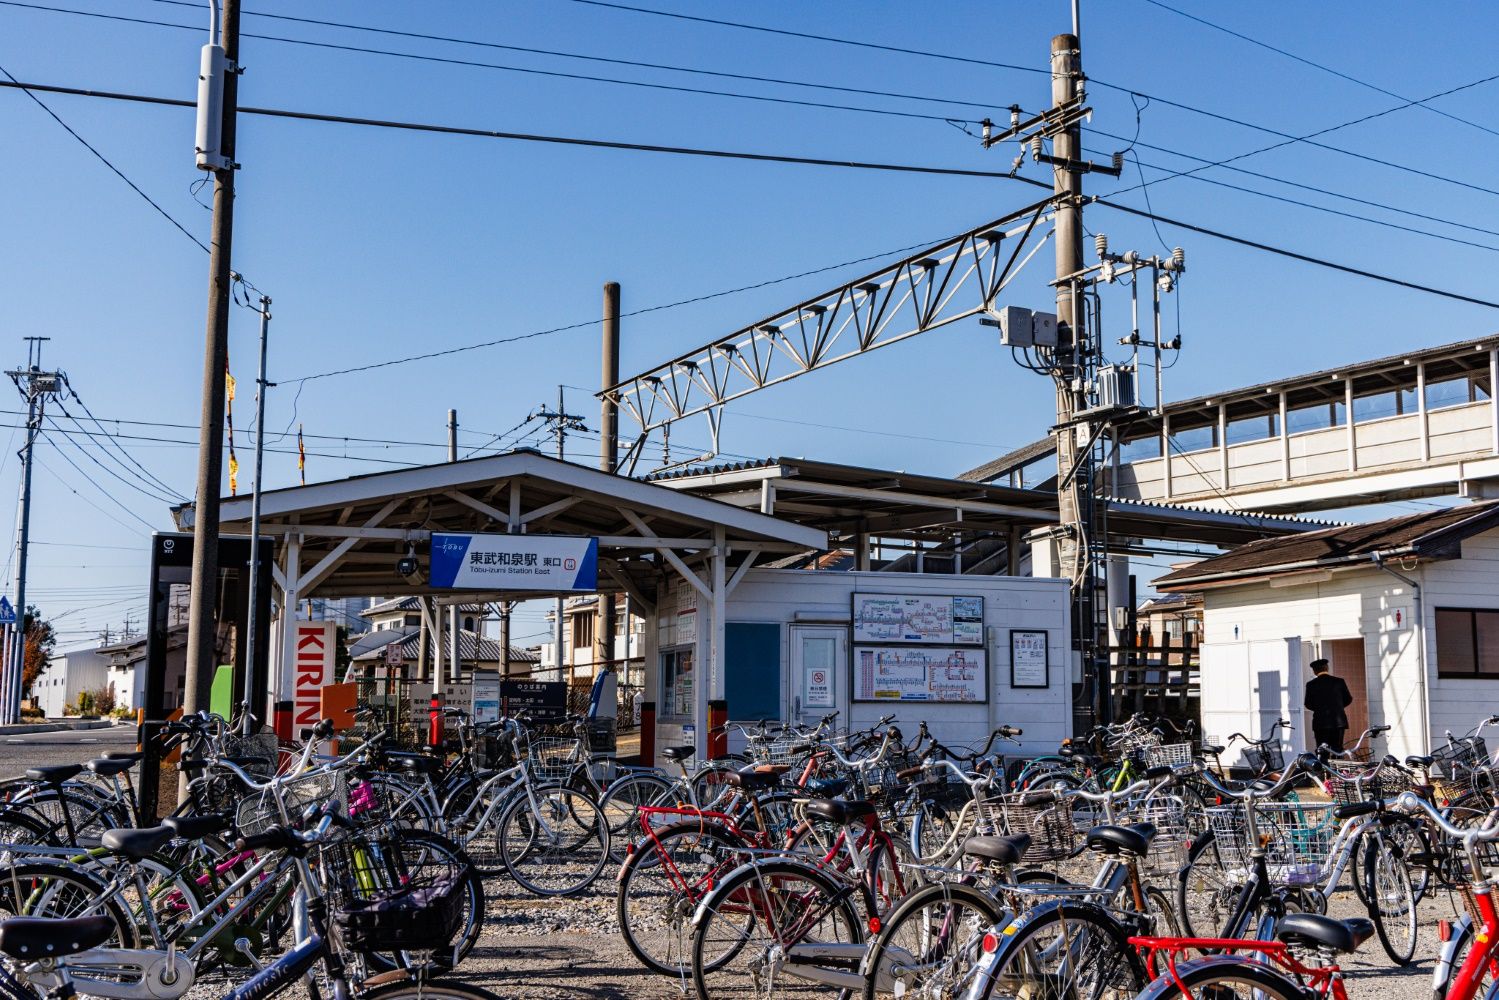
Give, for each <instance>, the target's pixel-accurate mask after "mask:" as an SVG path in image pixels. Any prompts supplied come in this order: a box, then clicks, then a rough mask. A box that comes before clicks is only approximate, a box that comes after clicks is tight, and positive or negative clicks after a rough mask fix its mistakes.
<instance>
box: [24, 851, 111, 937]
mask: <svg viewBox="0 0 1499 1000" xmlns="http://www.w3.org/2000/svg"><path fill="white" fill-rule="evenodd" d="M0 913H3V914H5V915H7V916H17V917H81V916H88V915H92V914H98V915H101V916H106V917H109V919H110V920H111V921H112V922H113V923H114V925H115V930H114V933H113V934H111V936H110V938H109V940H107V941H105V942H103V943H102V944H101V947H114V948H138V947H140V935H139V932H138V929H137V927H136V925H135V922H134V921H133V920H132V919H131V918H130V914H129V913H128V912H126V910H125V908H124V907H123V906H122V905H121V904H120V901H119V900H118V899H117V898H115V896H114V895H113V894H111V893H110V892H109V891H108V887H107V886H106V885H105V884H104V883H103V881H101V880H100V879H98V878H96V877H95V876H94V875H92V874H91V873H89V872H87V871H85V870H84V869H82V868H79V867H77V866H76V865H72V864H67V863H65V862H51V861H28V862H23V863H21V864H16V865H11V866H10V867H8V868H7V869H6V870H5V872H4V873H3V877H0Z"/></svg>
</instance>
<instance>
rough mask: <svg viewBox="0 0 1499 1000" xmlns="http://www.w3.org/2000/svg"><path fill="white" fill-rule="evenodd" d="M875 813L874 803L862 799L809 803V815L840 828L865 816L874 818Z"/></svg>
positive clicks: (824, 800) (825, 800) (826, 800)
mask: <svg viewBox="0 0 1499 1000" xmlns="http://www.w3.org/2000/svg"><path fill="white" fill-rule="evenodd" d="M874 811H875V810H874V803H873V802H865V801H863V800H862V799H813V800H812V801H811V802H808V803H807V815H809V816H816V817H817V818H818V819H825V820H827V821H828V822H829V823H837V824H838V825H839V826H843V825H844V824H846V823H850V822H852V821H854V820H856V819H860V818H861V817H864V816H873V815H874Z"/></svg>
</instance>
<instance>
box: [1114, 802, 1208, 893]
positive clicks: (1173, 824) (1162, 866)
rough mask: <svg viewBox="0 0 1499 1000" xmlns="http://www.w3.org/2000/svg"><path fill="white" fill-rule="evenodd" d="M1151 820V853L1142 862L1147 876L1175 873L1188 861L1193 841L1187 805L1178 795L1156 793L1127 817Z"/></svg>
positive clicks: (1136, 821)
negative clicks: (1154, 832)
mask: <svg viewBox="0 0 1499 1000" xmlns="http://www.w3.org/2000/svg"><path fill="white" fill-rule="evenodd" d="M1127 821H1128V822H1131V823H1149V824H1150V825H1151V826H1153V827H1155V831H1156V835H1155V839H1154V840H1152V841H1151V842H1150V853H1149V854H1147V855H1146V856H1145V858H1144V859H1143V860H1142V861H1141V862H1140V868H1141V871H1142V872H1144V873H1145V874H1147V875H1154V876H1174V875H1176V873H1177V872H1179V871H1181V868H1182V866H1183V865H1185V864H1186V863H1187V849H1188V848H1189V847H1190V846H1191V843H1192V831H1191V824H1190V822H1189V820H1188V817H1187V804H1186V802H1184V801H1183V800H1182V799H1180V798H1178V797H1177V796H1175V795H1157V796H1153V797H1152V798H1150V799H1148V800H1147V801H1146V802H1144V803H1143V804H1142V805H1141V807H1140V808H1139V809H1138V810H1136V811H1134V814H1133V815H1132V816H1130V817H1129V819H1128V820H1127Z"/></svg>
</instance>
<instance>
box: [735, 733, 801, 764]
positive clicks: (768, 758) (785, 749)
mask: <svg viewBox="0 0 1499 1000" xmlns="http://www.w3.org/2000/svg"><path fill="white" fill-rule="evenodd" d="M745 749H746V751H747V752H748V753H749V755H750V757H751V758H753V759H754V761H755V763H756V764H785V765H786V766H787V767H794V766H796V765H797V764H800V763H801V762H802V761H803V760H805V759H806V757H807V750H808V743H807V740H806V739H805V738H804V737H801V736H792V737H777V738H776V739H773V740H770V741H769V742H767V743H751V744H750V745H749V746H748V747H746V748H745Z"/></svg>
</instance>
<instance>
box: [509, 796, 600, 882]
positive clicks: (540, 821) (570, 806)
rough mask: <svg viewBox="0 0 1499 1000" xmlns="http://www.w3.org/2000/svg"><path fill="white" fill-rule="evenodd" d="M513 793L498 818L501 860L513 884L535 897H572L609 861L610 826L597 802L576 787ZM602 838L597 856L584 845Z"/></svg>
mask: <svg viewBox="0 0 1499 1000" xmlns="http://www.w3.org/2000/svg"><path fill="white" fill-rule="evenodd" d="M533 792H534V793H535V796H536V806H537V809H536V811H533V810H532V808H531V798H530V796H528V795H525V794H521V795H518V796H516V797H515V799H514V801H512V802H511V803H510V805H509V806H508V807H506V809H505V813H504V815H503V816H501V817H500V822H499V826H498V837H499V844H500V860H501V862H502V863H503V864H504V866H505V872H506V874H508V875H509V876H510V877H511V878H512V879H514V880H515V884H516V885H518V886H520V887H521V888H522V889H525V890H526V891H527V892H529V893H531V894H532V895H536V896H573V895H576V894H578V893H580V892H582V891H583V890H584V889H586V888H588V887H589V886H590V885H592V884H593V883H594V880H595V879H597V878H598V877H599V874H600V873H601V872H602V871H603V870H604V866H605V865H606V864H608V863H609V824H608V823H607V822H606V821H605V819H604V813H603V811H602V810H600V809H599V806H598V803H597V802H594V801H593V799H591V798H589V797H588V796H587V795H584V794H583V793H582V792H580V791H578V790H577V789H575V788H567V787H565V786H563V785H548V786H543V787H539V788H535V789H533ZM593 841H597V842H598V850H597V852H595V853H596V856H595V857H588V856H586V854H585V848H587V847H588V845H589V844H591V843H592V842H593Z"/></svg>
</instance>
